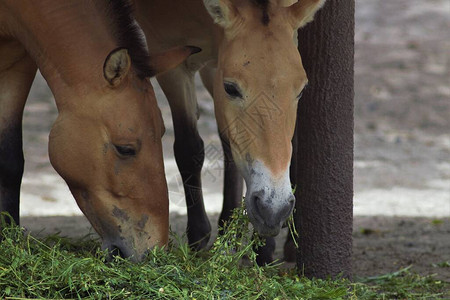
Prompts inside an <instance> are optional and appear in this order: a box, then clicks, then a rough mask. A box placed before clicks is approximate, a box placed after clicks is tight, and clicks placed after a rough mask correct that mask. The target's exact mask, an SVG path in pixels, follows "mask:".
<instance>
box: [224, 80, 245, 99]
mask: <svg viewBox="0 0 450 300" xmlns="http://www.w3.org/2000/svg"><path fill="white" fill-rule="evenodd" d="M223 88H224V89H225V92H226V93H227V94H228V96H230V97H231V98H242V94H241V92H239V89H238V88H237V86H236V84H235V83H231V82H224V83H223Z"/></svg>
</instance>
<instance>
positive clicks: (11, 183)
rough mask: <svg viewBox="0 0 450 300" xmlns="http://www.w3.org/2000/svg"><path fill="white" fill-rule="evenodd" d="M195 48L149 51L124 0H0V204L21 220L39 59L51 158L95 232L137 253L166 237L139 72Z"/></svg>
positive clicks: (156, 153) (151, 125)
mask: <svg viewBox="0 0 450 300" xmlns="http://www.w3.org/2000/svg"><path fill="white" fill-rule="evenodd" d="M197 50H198V49H197V48H194V47H180V48H176V49H173V50H171V51H170V52H168V53H162V54H160V55H155V56H151V57H150V56H148V52H147V50H146V47H145V41H143V40H142V34H141V32H140V29H139V27H138V26H137V25H136V22H135V21H134V19H133V17H132V16H131V6H130V4H129V3H128V2H127V1H119V0H111V1H107V0H101V1H100V0H98V1H81V0H65V1H49V0H39V1H31V0H1V1H0V57H1V60H0V212H8V213H9V214H10V215H12V217H13V219H14V221H15V222H16V223H18V222H19V190H20V183H21V178H22V173H23V164H24V161H23V154H22V132H21V122H22V113H23V108H24V105H25V101H26V98H27V95H28V92H29V89H30V86H31V83H32V81H33V78H34V76H35V73H36V70H37V68H39V69H40V71H41V73H42V74H43V76H44V77H45V79H46V81H47V82H48V84H49V86H50V88H51V90H52V92H53V94H54V96H55V101H56V104H57V107H58V111H59V115H58V118H57V120H56V122H55V124H54V125H53V128H52V130H51V133H50V140H49V155H50V160H51V163H52V165H53V166H54V168H55V169H56V170H57V172H58V173H59V174H60V175H61V176H62V177H63V178H64V180H65V181H66V182H67V184H68V186H69V188H70V190H71V192H72V194H73V196H74V197H75V199H76V201H77V203H78V205H79V207H80V208H81V210H82V211H83V213H84V214H85V215H86V217H87V218H88V219H89V221H90V222H91V224H92V225H93V227H94V228H95V230H96V231H97V232H98V234H99V235H100V236H101V238H102V242H103V244H102V247H103V248H108V249H109V250H111V251H118V252H119V253H121V254H122V255H123V256H126V257H128V256H133V259H134V260H139V259H141V257H142V256H143V254H144V253H145V252H146V251H147V249H149V248H150V247H153V246H155V245H160V246H162V245H165V244H166V243H167V240H168V194H167V185H166V181H165V177H164V165H163V159H162V147H161V136H162V134H163V132H164V125H163V121H162V119H161V114H160V111H159V109H158V107H157V104H156V101H155V95H154V91H153V88H152V86H151V84H150V82H149V80H148V78H147V77H149V76H152V75H155V74H156V73H158V72H161V71H164V70H166V69H168V68H170V67H175V66H176V65H178V64H179V63H181V62H182V61H183V60H184V59H185V58H186V57H187V56H189V55H190V54H191V53H192V52H195V51H197Z"/></svg>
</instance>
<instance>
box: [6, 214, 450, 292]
mask: <svg viewBox="0 0 450 300" xmlns="http://www.w3.org/2000/svg"><path fill="white" fill-rule="evenodd" d="M3 236H4V239H3V241H2V242H1V243H0V298H1V299H30V298H32V299H36V298H40V299H42V298H46V299H61V298H74V299H84V298H89V299H440V298H446V297H450V294H445V292H446V291H448V290H449V289H450V285H449V284H448V283H444V282H440V281H437V280H435V279H434V278H433V277H432V276H428V277H422V276H419V275H417V274H413V273H412V272H411V271H410V270H409V268H406V269H402V270H400V271H398V272H395V273H391V274H386V275H383V276H378V277H371V278H365V279H361V280H358V281H356V282H350V281H348V280H346V279H329V280H320V279H314V280H309V279H307V278H304V277H301V276H298V274H297V272H296V271H295V270H282V269H280V268H279V266H277V265H271V266H266V267H258V266H257V265H256V263H255V260H256V255H255V253H254V252H253V251H252V248H253V247H254V246H255V245H261V241H260V239H259V238H258V237H252V234H251V232H250V230H249V229H248V220H247V218H246V216H245V213H244V212H243V210H242V209H241V210H238V211H236V212H235V214H234V216H233V219H232V221H231V222H230V224H228V227H227V234H226V235H224V236H222V237H219V238H218V239H217V240H216V241H215V243H214V245H213V247H212V248H211V249H210V250H209V251H202V252H199V253H194V252H191V251H190V249H189V247H188V246H187V245H186V243H184V242H183V241H182V239H181V238H179V237H177V236H174V237H173V241H172V243H171V244H170V245H169V246H168V249H166V250H164V249H154V250H152V251H151V252H150V253H149V254H148V256H147V258H146V260H145V261H144V262H142V263H139V264H135V263H131V262H130V261H129V260H126V259H121V258H119V257H116V258H114V260H113V261H111V262H107V261H106V257H107V255H106V253H105V252H102V251H100V250H99V244H98V241H94V240H90V239H88V238H85V239H81V240H72V239H67V238H63V237H60V236H49V237H47V238H44V239H41V240H39V239H36V238H34V237H32V236H30V235H26V234H24V232H23V229H21V228H18V227H14V226H12V227H11V226H10V227H6V228H4V229H3ZM243 259H244V260H245V261H246V263H242V260H243Z"/></svg>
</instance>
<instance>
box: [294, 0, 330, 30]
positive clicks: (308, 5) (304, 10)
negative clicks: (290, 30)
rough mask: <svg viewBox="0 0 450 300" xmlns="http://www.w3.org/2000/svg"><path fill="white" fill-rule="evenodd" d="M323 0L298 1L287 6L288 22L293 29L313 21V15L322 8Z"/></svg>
mask: <svg viewBox="0 0 450 300" xmlns="http://www.w3.org/2000/svg"><path fill="white" fill-rule="evenodd" d="M324 3H325V0H299V1H298V2H297V3H295V4H293V5H291V6H289V7H288V8H287V9H288V10H289V17H290V21H291V23H292V24H293V26H294V28H295V29H298V28H300V27H303V26H305V25H306V24H307V23H309V22H311V21H312V20H313V19H314V14H315V13H316V12H317V11H318V10H319V9H320V8H321V7H322V6H323V4H324Z"/></svg>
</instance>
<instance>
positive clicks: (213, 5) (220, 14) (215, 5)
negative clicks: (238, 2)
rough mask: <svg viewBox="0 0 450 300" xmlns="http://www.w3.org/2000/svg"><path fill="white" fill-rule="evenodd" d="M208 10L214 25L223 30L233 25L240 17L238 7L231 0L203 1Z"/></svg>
mask: <svg viewBox="0 0 450 300" xmlns="http://www.w3.org/2000/svg"><path fill="white" fill-rule="evenodd" d="M203 4H204V5H205V7H206V10H207V11H208V13H209V14H210V15H211V17H212V18H213V20H214V23H216V24H219V25H220V26H222V27H223V28H227V27H229V26H230V25H231V24H233V20H234V19H235V17H236V16H237V15H238V12H237V9H236V7H235V6H234V5H233V4H232V3H231V0H203Z"/></svg>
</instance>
